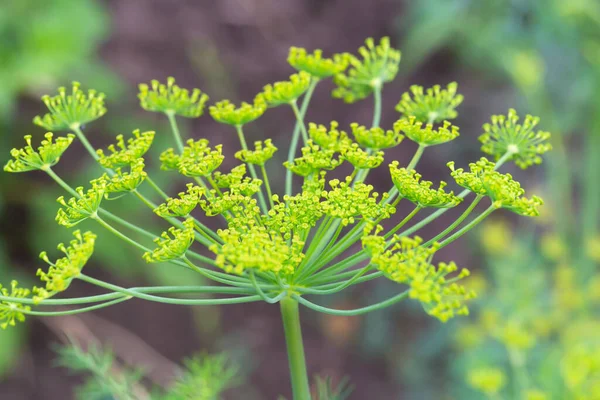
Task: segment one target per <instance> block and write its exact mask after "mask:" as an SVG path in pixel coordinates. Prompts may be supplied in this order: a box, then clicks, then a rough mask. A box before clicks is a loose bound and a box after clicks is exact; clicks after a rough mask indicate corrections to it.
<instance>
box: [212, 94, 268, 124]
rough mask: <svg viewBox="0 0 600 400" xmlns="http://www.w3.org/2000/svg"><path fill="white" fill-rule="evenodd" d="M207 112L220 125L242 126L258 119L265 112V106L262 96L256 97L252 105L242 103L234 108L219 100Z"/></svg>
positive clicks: (232, 105) (231, 104)
mask: <svg viewBox="0 0 600 400" xmlns="http://www.w3.org/2000/svg"><path fill="white" fill-rule="evenodd" d="M208 110H209V112H210V116H211V117H213V119H214V120H215V121H217V122H219V123H221V124H227V125H233V126H242V125H245V124H247V123H249V122H252V121H254V120H256V119H258V118H260V116H261V115H263V114H264V113H265V111H266V110H267V104H266V103H265V101H264V99H263V98H262V96H257V97H256V98H255V99H254V103H253V104H249V103H246V102H242V104H241V105H240V106H239V107H236V106H235V104H233V103H231V102H230V101H229V100H221V101H219V102H218V103H216V104H215V105H213V106H210V107H209V109H208Z"/></svg>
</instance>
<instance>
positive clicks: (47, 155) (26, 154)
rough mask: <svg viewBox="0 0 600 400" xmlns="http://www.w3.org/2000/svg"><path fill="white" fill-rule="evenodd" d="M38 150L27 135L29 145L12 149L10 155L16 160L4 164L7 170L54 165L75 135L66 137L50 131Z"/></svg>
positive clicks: (21, 170) (29, 169)
mask: <svg viewBox="0 0 600 400" xmlns="http://www.w3.org/2000/svg"><path fill="white" fill-rule="evenodd" d="M44 137H45V139H44V140H42V142H41V144H40V146H39V147H38V149H37V151H36V150H34V148H33V147H32V146H31V135H26V136H25V142H26V143H27V146H25V147H23V148H22V149H12V150H11V151H10V155H11V156H12V157H13V158H14V160H9V161H8V162H7V163H6V165H5V166H4V170H5V171H6V172H26V171H33V170H37V169H39V170H44V169H46V168H49V167H52V166H53V165H55V164H56V163H58V161H59V160H60V157H61V156H62V154H63V153H64V152H65V151H66V150H67V148H68V147H69V146H70V145H71V143H72V142H73V138H74V137H75V135H72V134H68V135H67V136H66V137H58V138H56V139H55V140H53V138H54V134H53V133H52V132H48V133H46V134H45V135H44Z"/></svg>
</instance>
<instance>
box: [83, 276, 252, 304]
mask: <svg viewBox="0 0 600 400" xmlns="http://www.w3.org/2000/svg"><path fill="white" fill-rule="evenodd" d="M78 279H80V280H82V281H84V282H87V283H91V284H92V285H96V286H99V287H102V288H105V289H108V290H112V291H114V292H119V293H123V294H126V295H129V296H131V297H136V298H139V299H142V300H148V301H154V302H158V303H165V304H179V305H220V304H239V303H249V302H253V301H258V300H260V296H258V295H251V296H241V297H232V298H225V299H176V298H169V297H161V296H153V295H149V294H144V293H140V292H136V291H133V290H130V289H126V288H124V287H121V286H117V285H113V284H111V283H108V282H104V281H101V280H99V279H95V278H92V277H91V276H87V275H84V274H79V276H78Z"/></svg>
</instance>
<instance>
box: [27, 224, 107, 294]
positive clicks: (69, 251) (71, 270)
mask: <svg viewBox="0 0 600 400" xmlns="http://www.w3.org/2000/svg"><path fill="white" fill-rule="evenodd" d="M73 236H75V239H74V240H72V241H71V242H70V243H69V246H65V245H64V244H62V243H61V244H59V245H58V249H59V250H60V251H62V252H63V253H65V257H62V258H59V259H58V260H56V261H55V262H52V261H50V259H49V258H48V255H47V254H46V252H45V251H43V252H42V253H41V254H40V258H41V259H42V260H44V261H45V262H47V263H48V264H49V265H50V268H48V271H47V272H44V271H43V270H42V269H41V268H40V269H38V271H37V275H38V276H39V277H40V280H41V281H42V282H45V285H44V287H43V288H34V293H35V296H34V298H33V299H34V300H35V301H36V302H38V301H42V300H44V299H47V298H48V297H51V296H53V295H55V294H56V293H58V292H62V291H64V290H66V289H67V288H68V287H69V285H70V284H71V281H73V279H74V278H76V277H77V276H79V274H80V273H81V270H82V269H83V267H84V266H85V264H86V263H87V262H88V260H89V259H90V257H91V256H92V254H93V253H94V244H95V242H96V235H94V234H93V233H92V232H85V233H83V234H82V233H81V232H80V231H78V230H77V231H75V232H73Z"/></svg>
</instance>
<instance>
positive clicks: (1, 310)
mask: <svg viewBox="0 0 600 400" xmlns="http://www.w3.org/2000/svg"><path fill="white" fill-rule="evenodd" d="M18 285H19V283H18V282H17V281H15V280H13V281H11V282H10V290H9V289H8V288H3V287H2V285H0V293H1V294H2V295H3V296H10V297H16V298H20V299H25V298H28V297H29V295H30V294H31V291H30V290H29V289H25V288H20V287H19V286H18ZM29 310H31V307H29V306H26V305H24V304H21V303H19V302H15V301H4V300H2V301H0V328H2V329H6V328H8V327H9V326H15V325H16V323H17V321H18V322H23V321H25V314H24V313H23V311H25V312H27V311H29Z"/></svg>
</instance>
